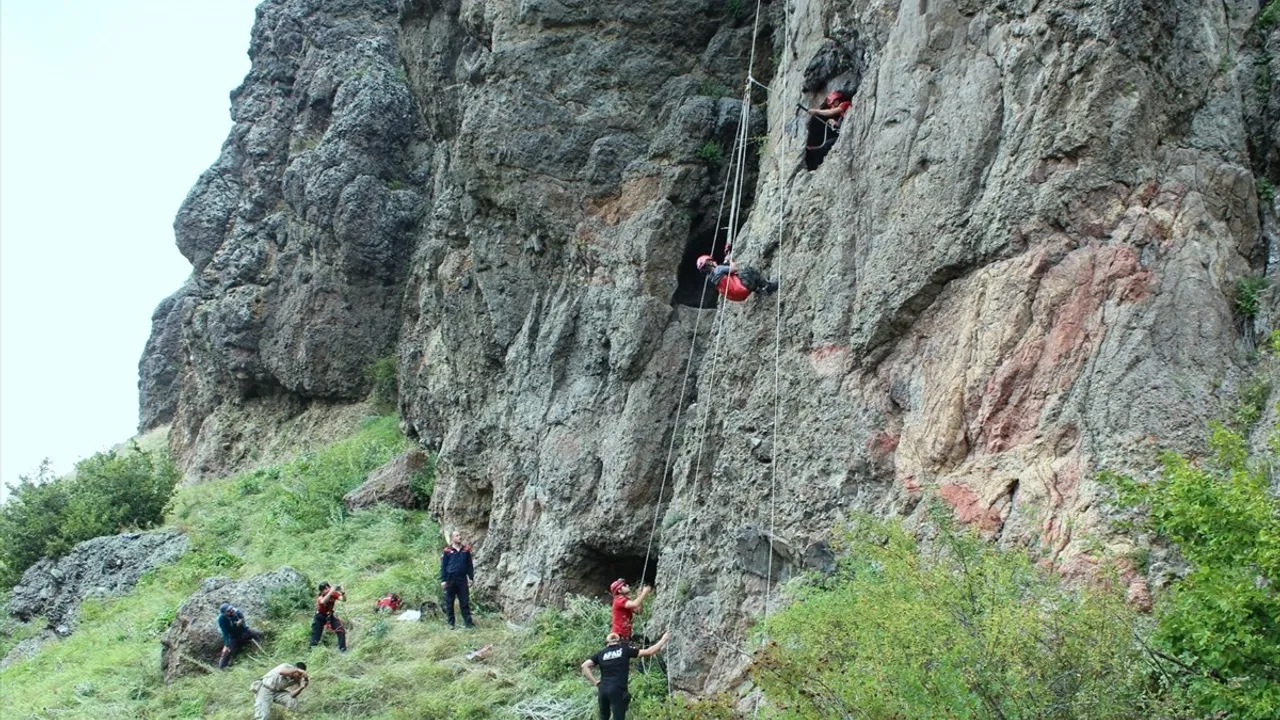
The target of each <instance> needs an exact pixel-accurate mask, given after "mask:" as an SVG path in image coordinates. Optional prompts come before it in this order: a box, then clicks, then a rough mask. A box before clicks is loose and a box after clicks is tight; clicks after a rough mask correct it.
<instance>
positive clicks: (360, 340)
mask: <svg viewBox="0 0 1280 720" xmlns="http://www.w3.org/2000/svg"><path fill="white" fill-rule="evenodd" d="M746 5H748V6H751V5H753V4H751V3H747V4H746ZM737 7H739V4H734V3H725V2H718V1H716V0H708V1H707V2H698V3H690V2H676V1H675V0H659V1H657V2H651V3H634V2H620V1H619V2H610V1H608V0H602V1H598V2H593V3H584V2H568V1H567V0H561V1H558V2H557V1H551V0H537V1H530V0H523V1H522V2H512V1H510V0H488V1H485V0H454V1H451V2H424V1H420V2H404V3H395V2H377V1H374V0H363V1H360V0H346V1H341V0H310V1H303V0H268V2H266V3H264V4H263V6H262V7H261V8H260V9H259V18H258V23H257V26H256V28H255V31H254V39H253V44H252V48H251V53H252V55H253V59H254V65H253V70H252V72H251V73H250V75H249V77H248V78H246V81H245V84H244V85H243V86H242V87H241V88H240V89H239V90H237V91H236V93H235V94H234V95H233V113H234V116H235V118H236V127H235V130H234V131H233V133H232V136H231V138H229V139H228V142H227V145H226V147H225V148H224V152H223V155H222V157H221V158H220V159H219V161H218V162H217V163H216V164H215V166H214V167H213V168H211V169H210V170H209V171H208V172H207V173H206V174H205V175H204V176H202V178H201V179H200V180H199V182H198V183H197V185H196V187H195V189H193V190H192V193H191V195H190V196H189V197H188V199H187V201H186V203H184V205H183V208H182V209H181V210H180V212H179V216H178V220H177V222H176V229H177V235H178V243H179V246H180V247H181V248H182V249H183V252H184V253H186V254H187V256H188V258H190V259H191V260H192V263H193V266H194V268H195V272H194V275H193V279H192V286H193V288H194V289H193V290H192V292H191V294H190V295H189V296H188V298H189V299H188V300H186V301H184V303H183V305H182V306H181V307H182V310H181V311H180V312H181V318H182V319H181V324H182V333H181V343H182V348H183V349H184V353H182V354H181V355H179V356H185V357H186V360H185V361H184V364H183V368H182V374H181V381H180V386H179V390H178V393H177V399H176V403H175V407H176V417H175V425H174V431H173V433H172V434H171V436H170V437H171V442H172V443H173V446H174V449H175V451H176V454H177V456H178V457H180V458H182V459H183V461H184V463H185V465H186V467H187V468H188V469H189V471H190V472H191V473H192V475H193V476H200V475H205V474H212V473H218V472H225V471H227V470H229V469H232V468H234V467H236V466H238V464H239V463H240V462H241V461H242V458H244V457H248V454H247V453H243V452H239V453H232V452H230V451H228V450H227V449H226V448H228V447H230V446H231V445H232V444H233V443H232V441H231V440H230V439H229V438H232V437H233V436H235V442H236V443H240V442H242V441H243V438H240V437H238V436H236V433H237V430H236V428H237V425H238V422H239V419H240V418H244V417H250V416H251V417H253V418H254V422H255V423H257V426H262V424H263V423H264V420H263V418H264V417H276V418H278V419H279V421H281V422H283V421H284V420H286V419H287V418H289V417H292V416H293V415H296V414H297V413H299V412H302V411H303V410H305V409H306V408H309V407H312V406H314V405H316V404H317V403H319V404H324V403H341V402H345V401H348V400H350V399H354V398H357V397H360V396H361V395H362V394H363V393H364V392H365V390H366V387H365V386H364V379H363V368H364V367H365V366H366V365H367V364H368V363H369V362H370V361H372V360H373V359H375V358H377V357H379V356H381V355H384V354H386V353H388V352H392V351H394V352H395V354H396V355H397V358H398V366H399V372H400V378H399V380H400V398H401V411H402V414H403V416H404V418H405V423H406V427H407V428H408V429H409V431H410V432H411V433H413V434H416V435H418V436H419V437H420V438H421V439H422V440H423V442H424V444H426V445H428V446H430V447H432V448H433V449H439V451H440V458H439V463H438V479H437V482H436V491H435V496H434V497H433V499H432V508H433V509H434V510H435V511H436V512H439V513H440V514H441V515H442V518H443V520H444V521H445V522H446V523H447V524H448V525H451V526H452V525H458V526H461V527H463V528H464V529H466V530H468V531H469V532H470V533H471V534H472V536H473V537H474V538H475V539H476V540H477V543H476V544H477V561H478V565H479V567H480V568H481V571H480V572H479V573H478V578H477V579H478V582H480V583H481V584H485V585H488V586H490V589H492V590H494V591H496V592H497V595H498V596H499V597H501V598H502V599H504V600H505V601H508V602H509V603H510V604H511V607H513V608H515V607H526V608H527V607H529V605H528V604H527V603H531V602H532V603H542V602H554V601H556V600H558V599H559V598H561V597H562V596H563V595H564V594H565V593H568V592H585V593H599V592H602V588H603V587H605V586H606V585H607V583H608V581H609V580H611V579H613V577H616V576H618V575H627V576H628V577H632V578H638V577H639V576H640V575H642V574H646V571H647V574H649V575H656V579H657V581H658V584H659V587H660V590H659V592H658V595H657V596H656V597H657V615H658V618H657V620H656V621H655V623H656V624H662V625H666V624H668V623H669V624H671V625H672V626H673V627H674V629H675V630H676V631H677V638H678V639H677V641H676V643H675V645H674V647H673V648H672V654H671V667H672V669H673V673H674V677H675V681H676V684H677V686H679V687H684V688H689V689H704V688H720V687H725V686H726V685H727V684H728V683H730V682H732V680H733V679H734V678H735V677H736V676H737V674H738V673H739V671H740V670H741V668H742V657H741V655H740V654H738V653H737V652H736V650H734V649H733V648H732V647H731V646H732V645H733V644H734V643H739V642H743V641H744V638H745V636H746V626H747V619H748V618H750V617H751V616H753V615H758V614H759V613H760V612H761V611H762V610H763V598H764V597H765V590H766V587H767V586H768V585H769V582H770V580H775V581H776V579H777V578H778V577H779V576H786V575H787V574H790V573H792V572H795V571H796V570H797V569H798V568H800V567H806V566H807V567H815V566H820V565H821V564H822V563H823V562H825V560H824V558H827V557H828V555H827V553H828V551H827V549H826V545H825V543H826V542H827V541H828V540H829V539H830V537H831V535H832V529H833V527H834V526H835V525H836V524H837V523H838V522H839V521H840V519H841V518H842V517H844V516H845V514H846V513H847V512H848V511H849V510H850V509H854V508H862V509H870V510H872V511H874V512H880V513H904V514H912V513H917V512H919V511H920V510H919V508H920V503H919V500H920V499H921V498H922V496H923V495H924V494H925V493H936V494H937V495H938V496H940V497H941V498H942V499H944V500H945V501H946V502H948V503H950V504H951V505H952V506H954V508H955V512H956V513H957V514H958V515H959V517H961V518H962V519H963V520H965V521H966V522H969V523H973V524H976V525H977V526H979V527H981V528H982V529H983V530H984V531H985V532H986V533H987V534H988V535H989V536H991V537H992V538H993V539H997V540H998V541H1000V542H1003V543H1017V544H1027V545H1031V546H1033V547H1036V548H1039V549H1041V550H1042V551H1043V552H1044V554H1045V555H1046V556H1047V557H1049V558H1052V559H1053V560H1054V561H1055V562H1056V563H1057V564H1058V566H1059V567H1061V568H1062V569H1063V570H1064V572H1067V573H1069V574H1076V573H1088V572H1090V571H1091V568H1092V567H1093V565H1094V559H1093V556H1092V554H1091V553H1090V552H1088V551H1087V549H1088V548H1090V547H1091V545H1092V540H1090V536H1091V534H1092V533H1095V532H1097V531H1101V530H1103V529H1104V521H1105V518H1104V517H1103V516H1102V514H1101V509H1100V507H1099V503H1098V502H1097V500H1098V491H1097V488H1096V486H1095V485H1094V484H1093V483H1092V481H1091V479H1090V478H1091V476H1092V474H1093V472H1094V471H1095V470H1096V469H1098V468H1099V467H1101V466H1107V467H1112V468H1118V469H1126V470H1134V471H1142V470H1145V469H1147V468H1149V467H1150V465H1151V459H1152V457H1153V453H1154V452H1155V450H1156V449H1157V448H1160V447H1175V448H1191V447H1195V446H1196V444H1197V443H1198V442H1199V441H1200V440H1201V439H1202V436H1203V433H1204V429H1205V426H1206V423H1207V421H1208V420H1209V419H1210V418H1212V417H1214V416H1216V415H1218V414H1219V413H1220V412H1221V411H1222V410H1223V408H1224V407H1225V404H1226V403H1229V402H1230V401H1231V397H1232V393H1233V392H1234V388H1235V386H1236V384H1237V383H1238V382H1239V381H1240V380H1241V379H1242V378H1243V377H1244V375H1245V371H1246V369H1245V364H1244V358H1245V355H1246V353H1247V351H1248V350H1249V347H1250V344H1251V338H1252V337H1253V334H1256V333H1257V332H1258V330H1259V328H1257V327H1255V328H1253V330H1252V331H1250V329H1249V328H1248V327H1247V326H1248V323H1246V322H1244V320H1243V319H1242V318H1240V317H1237V316H1236V314H1235V312H1234V309H1233V302H1234V294H1235V283H1236V281H1237V280H1238V279H1239V278H1241V277H1244V276H1246V275H1250V274H1257V273H1260V272H1269V273H1272V272H1273V269H1272V268H1271V266H1270V264H1269V263H1272V262H1274V261H1273V260H1268V258H1269V257H1270V258H1273V257H1275V255H1276V253H1275V248H1274V247H1268V241H1267V240H1266V238H1267V237H1268V236H1267V235H1265V234H1264V233H1263V232H1262V229H1261V228H1262V219H1263V218H1269V217H1270V216H1269V215H1268V213H1269V212H1271V211H1267V210H1265V209H1263V208H1260V206H1259V202H1258V192H1257V188H1258V186H1257V184H1256V181H1257V179H1258V178H1259V177H1262V176H1266V177H1270V180H1271V182H1273V183H1277V184H1280V177H1277V175H1276V173H1277V169H1276V166H1275V163H1274V157H1275V155H1274V153H1275V141H1274V137H1275V135H1274V133H1271V134H1268V133H1267V132H1266V131H1265V128H1274V127H1275V123H1276V121H1277V117H1278V116H1280V111H1278V110H1277V107H1278V106H1280V102H1278V101H1277V93H1278V92H1280V90H1277V88H1280V83H1273V84H1270V85H1266V86H1265V87H1264V86H1263V85H1261V84H1259V83H1258V82H1257V77H1256V75H1255V73H1256V72H1257V68H1259V67H1264V66H1265V67H1267V68H1268V71H1270V70H1271V68H1270V66H1267V65H1266V64H1265V63H1260V62H1258V58H1262V57H1264V56H1263V54H1262V51H1263V49H1264V48H1265V47H1274V46H1275V44H1276V43H1277V32H1280V30H1277V29H1275V28H1273V29H1271V30H1270V31H1269V32H1267V33H1262V32H1259V31H1258V30H1256V29H1254V28H1253V27H1252V24H1253V16H1254V14H1255V13H1256V9H1257V8H1256V3H1254V2H1251V1H1246V0H1228V1H1227V2H1225V3H1209V2H1203V1H1202V0H1168V1H1163V0H1162V1H1161V2H1152V1H1146V2H1144V1H1142V0H1107V2H1097V3H1080V2H1074V1H1073V0H1039V1H1035V0H1001V1H998V2H977V1H976V0H907V1H905V2H898V1H897V0H849V1H846V2H833V1H832V0H791V2H785V3H783V2H774V3H767V4H765V5H764V15H763V17H762V23H761V27H760V35H759V40H758V42H757V44H756V66H755V68H753V72H752V74H753V76H754V77H755V78H756V79H757V80H758V81H759V82H761V83H764V84H767V85H769V86H771V92H770V93H769V94H768V97H767V100H768V101H767V103H766V102H765V100H766V94H765V93H764V92H763V91H762V90H759V89H757V90H756V92H755V94H754V96H753V98H754V101H755V106H754V108H753V111H752V114H751V119H750V121H749V122H750V124H751V127H750V129H749V133H748V134H749V135H750V136H751V137H752V138H753V146H752V148H751V151H750V152H749V153H748V156H749V158H750V163H751V165H750V168H749V171H750V172H749V177H748V182H747V191H746V194H745V198H744V202H745V205H746V207H747V209H748V210H749V212H748V213H747V215H746V224H745V226H744V232H743V235H742V236H741V238H740V239H739V241H738V242H737V247H736V258H737V259H738V260H739V261H740V262H745V263H749V264H756V265H758V266H760V267H761V268H763V269H764V270H766V271H767V272H768V273H770V274H771V275H772V276H774V277H780V278H781V280H782V284H783V289H782V291H781V292H780V293H779V295H778V296H776V298H774V299H768V300H762V301H756V300H752V301H750V302H748V303H745V304H742V305H735V306H732V307H729V308H727V309H725V310H724V311H723V312H721V313H718V314H717V313H712V312H710V311H709V310H703V311H699V310H696V309H694V308H692V307H689V305H695V306H696V305H697V304H698V302H699V296H700V288H699V287H698V286H697V278H696V274H695V273H693V272H692V270H691V263H692V261H693V259H694V258H695V257H696V256H697V254H699V253H700V252H702V251H703V250H701V248H704V247H708V246H709V245H710V241H711V238H712V236H713V235H714V234H715V231H716V228H717V226H723V225H726V224H727V220H725V219H720V218H718V213H717V211H718V205H719V202H720V198H721V190H722V189H723V187H724V183H725V178H726V176H727V174H728V173H727V168H726V167H725V164H724V162H723V161H721V162H719V163H716V162H708V160H709V159H713V157H712V156H714V152H713V148H714V147H715V144H716V143H719V144H720V147H721V148H722V151H723V154H724V157H727V156H728V154H729V150H730V147H729V146H730V144H731V142H732V139H733V137H734V135H735V133H736V130H737V124H738V100H737V96H738V94H739V89H740V88H741V87H742V83H743V79H744V75H745V72H746V67H747V64H748V57H749V55H750V53H751V45H752V43H751V37H752V22H751V21H752V19H753V18H752V13H751V10H752V7H748V8H747V12H746V13H745V14H743V15H741V16H739V15H737V14H735V8H737ZM1277 54H1280V53H1277ZM835 87H839V88H844V89H849V90H855V89H856V91H857V93H856V96H855V98H854V102H853V108H852V110H851V111H850V113H849V115H848V117H847V119H846V120H845V130H844V132H843V134H842V136H841V139H840V141H839V142H838V144H837V145H836V146H835V148H834V150H833V151H832V152H831V154H830V155H829V156H828V158H827V160H826V163H825V164H824V165H823V166H822V167H821V168H819V169H818V170H817V171H816V172H813V173H808V172H805V171H804V170H803V169H801V168H800V166H799V159H800V155H801V151H802V142H803V141H802V139H801V138H800V137H797V136H796V135H795V134H793V133H791V132H790V130H791V129H792V128H794V127H795V126H796V123H793V122H791V121H792V120H793V118H794V117H795V104H796V102H802V103H805V104H815V103H816V101H817V98H819V97H821V95H823V94H825V92H826V91H827V90H829V89H832V88H835ZM726 89H727V91H726ZM1258 128H1263V129H1264V131H1262V132H1260V131H1259V130H1258ZM1267 222H1268V223H1273V222H1274V221H1273V219H1268V220H1267ZM1271 226H1272V227H1273V226H1274V225H1271ZM1270 237H1271V238H1274V232H1272V233H1271V234H1270ZM1270 242H1271V243H1272V244H1274V239H1272V240H1271V241H1270ZM1267 304H1268V307H1269V308H1274V307H1275V304H1276V299H1275V295H1271V296H1269V299H1268V300H1267ZM1271 312H1274V310H1271ZM775 328H777V329H778V331H777V334H776V335H775ZM695 329H696V333H697V341H696V342H694V341H693V337H694V334H695ZM1262 329H1265V328H1262ZM1251 332H1252V333H1253V334H1251ZM717 336H718V337H720V338H721V342H720V344H719V345H718V346H717V345H716V344H715V342H713V340H712V339H713V338H714V337H717ZM775 340H776V341H777V342H778V346H777V352H776V364H775V345H774V343H775ZM717 347H718V348H719V349H718V350H717ZM690 361H691V362H692V364H691V365H690V366H689V367H691V368H692V371H691V373H690V378H689V380H690V382H689V383H688V385H687V386H685V384H684V380H685V374H686V373H685V370H686V367H687V365H686V363H688V362H690ZM775 382H776V383H777V385H776V386H775ZM775 398H777V400H778V403H777V404H776V406H775ZM708 411H710V413H709V414H708ZM677 413H679V417H680V422H679V423H678V424H677V423H676V417H677ZM775 423H776V426H775ZM775 427H776V430H775ZM673 438H674V442H673ZM669 452H671V453H672V455H673V462H671V463H670V465H669V464H668V462H667V459H668V453H669ZM668 467H670V468H671V469H672V470H671V474H670V477H669V478H668V479H667V480H666V482H665V484H664V477H667V476H666V472H665V471H666V469H667V468H668ZM660 491H661V492H663V493H664V496H663V501H662V503H661V505H660V506H659V504H658V496H659V493H660ZM655 517H656V518H657V527H658V528H659V529H660V533H658V536H657V538H656V542H655V543H653V545H652V546H651V545H650V542H649V541H650V538H651V532H650V529H651V527H653V523H654V522H655ZM770 540H773V541H774V542H773V547H772V550H771V549H770V547H769V546H770ZM1106 542H1110V543H1112V544H1117V545H1118V544H1119V543H1120V542H1121V541H1119V540H1116V539H1108V540H1106ZM646 556H650V558H651V560H656V572H655V569H654V567H653V563H652V562H651V563H650V566H649V567H648V568H646V567H645V558H646ZM762 569H763V570H762ZM1132 579H1133V582H1134V583H1135V585H1140V584H1141V579H1140V578H1137V577H1136V576H1134V577H1133V578H1132ZM775 597H776V596H775ZM707 634H713V635H715V636H716V637H717V638H718V639H719V640H721V641H723V642H711V641H709V640H707ZM726 643H727V644H726Z"/></svg>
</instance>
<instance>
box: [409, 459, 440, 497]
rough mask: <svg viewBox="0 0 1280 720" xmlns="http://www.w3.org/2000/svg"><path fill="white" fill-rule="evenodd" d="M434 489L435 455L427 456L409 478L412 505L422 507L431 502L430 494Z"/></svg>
mask: <svg viewBox="0 0 1280 720" xmlns="http://www.w3.org/2000/svg"><path fill="white" fill-rule="evenodd" d="M435 490H436V456H435V455H434V454H432V455H428V456H427V463H426V464H425V465H423V466H422V468H421V469H419V470H418V472H416V473H414V474H413V477H411V478H409V492H410V494H412V495H413V504H414V507H420V508H424V507H426V506H427V505H429V504H431V494H432V493H433V492H435Z"/></svg>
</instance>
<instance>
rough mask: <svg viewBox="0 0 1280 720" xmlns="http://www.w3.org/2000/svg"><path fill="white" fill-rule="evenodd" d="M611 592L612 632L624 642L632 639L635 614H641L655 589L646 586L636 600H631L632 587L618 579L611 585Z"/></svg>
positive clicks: (641, 589)
mask: <svg viewBox="0 0 1280 720" xmlns="http://www.w3.org/2000/svg"><path fill="white" fill-rule="evenodd" d="M609 592H611V593H613V624H612V625H611V626H610V628H609V629H610V631H611V632H615V633H617V634H618V637H620V638H622V639H623V640H630V639H631V622H632V620H633V619H634V618H635V614H636V613H638V612H640V609H641V608H642V607H643V606H644V599H645V597H647V596H648V595H649V593H651V592H653V587H652V586H650V585H645V586H644V587H642V588H640V594H639V595H636V597H635V599H634V600H633V599H631V586H630V585H628V584H627V581H626V580H623V579H622V578H618V579H617V580H614V581H613V583H612V584H611V585H609Z"/></svg>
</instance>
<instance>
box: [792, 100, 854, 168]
mask: <svg viewBox="0 0 1280 720" xmlns="http://www.w3.org/2000/svg"><path fill="white" fill-rule="evenodd" d="M852 105H853V103H852V102H851V101H850V99H849V94H848V93H846V92H844V91H843V90H832V91H831V92H830V93H828V94H827V97H826V98H825V99H824V100H823V101H822V104H821V105H819V106H818V107H816V108H807V109H806V112H808V113H809V136H808V140H806V141H805V144H804V166H805V167H806V168H808V169H809V170H817V169H818V166H819V165H821V164H822V160H823V159H824V158H826V156H827V153H828V152H830V151H831V147H832V146H833V145H835V144H836V140H838V139H839V138H840V123H841V121H843V120H844V114H845V113H847V112H849V108H850V107H852ZM802 107H803V106H802Z"/></svg>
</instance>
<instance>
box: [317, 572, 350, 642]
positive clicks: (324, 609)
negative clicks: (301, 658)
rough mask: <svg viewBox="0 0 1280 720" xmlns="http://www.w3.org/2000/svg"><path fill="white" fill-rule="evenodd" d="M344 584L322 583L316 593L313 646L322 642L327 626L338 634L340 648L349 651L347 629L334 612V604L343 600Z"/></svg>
mask: <svg viewBox="0 0 1280 720" xmlns="http://www.w3.org/2000/svg"><path fill="white" fill-rule="evenodd" d="M343 599H344V598H343V595H342V586H341V585H339V586H337V587H334V586H332V585H330V584H329V583H327V582H322V583H320V588H319V594H318V595H316V614H315V615H314V616H313V617H312V618H311V647H315V646H316V645H319V644H320V638H321V637H322V636H323V635H324V629H325V628H326V627H327V628H329V629H330V630H332V631H333V634H334V635H337V636H338V650H339V651H340V652H346V651H347V629H346V628H345V627H343V625H342V621H341V620H339V619H338V616H337V615H335V614H334V612H333V610H334V606H335V605H336V604H337V602H338V601H339V600H343Z"/></svg>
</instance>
